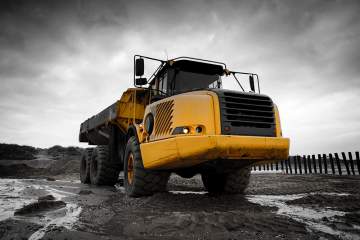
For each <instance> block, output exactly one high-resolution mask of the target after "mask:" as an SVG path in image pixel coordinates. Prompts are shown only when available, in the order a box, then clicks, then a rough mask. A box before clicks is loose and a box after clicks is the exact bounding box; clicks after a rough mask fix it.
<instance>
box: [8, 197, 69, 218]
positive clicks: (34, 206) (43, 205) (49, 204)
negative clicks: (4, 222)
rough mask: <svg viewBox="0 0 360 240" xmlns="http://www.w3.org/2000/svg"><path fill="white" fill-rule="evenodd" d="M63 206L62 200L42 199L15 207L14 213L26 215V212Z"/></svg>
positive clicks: (64, 204)
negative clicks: (18, 207)
mask: <svg viewBox="0 0 360 240" xmlns="http://www.w3.org/2000/svg"><path fill="white" fill-rule="evenodd" d="M65 206H66V203H64V202H63V201H49V200H43V201H38V202H35V203H30V204H29V205H25V206H23V207H22V208H20V209H17V210H16V211H15V213H14V215H26V214H32V213H37V212H42V211H50V210H55V209H59V208H63V207H65Z"/></svg>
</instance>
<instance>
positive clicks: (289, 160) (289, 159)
mask: <svg viewBox="0 0 360 240" xmlns="http://www.w3.org/2000/svg"><path fill="white" fill-rule="evenodd" d="M291 159H292V157H289V158H288V162H289V170H290V174H292V168H291Z"/></svg>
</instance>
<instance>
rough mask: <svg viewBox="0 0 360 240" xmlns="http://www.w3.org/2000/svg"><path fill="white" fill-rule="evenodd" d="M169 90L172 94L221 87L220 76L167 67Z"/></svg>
mask: <svg viewBox="0 0 360 240" xmlns="http://www.w3.org/2000/svg"><path fill="white" fill-rule="evenodd" d="M167 80H168V83H169V91H170V92H171V93H172V94H176V93H181V92H187V91H191V90H196V89H206V88H221V86H222V83H221V76H220V75H217V74H214V75H209V74H204V73H194V72H186V71H181V70H174V69H169V71H168V79H167Z"/></svg>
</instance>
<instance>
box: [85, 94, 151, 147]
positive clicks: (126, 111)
mask: <svg viewBox="0 0 360 240" xmlns="http://www.w3.org/2000/svg"><path fill="white" fill-rule="evenodd" d="M146 94H147V91H146V90H145V89H142V88H129V89H127V90H126V91H125V92H124V93H123V95H122V96H121V98H120V100H118V101H116V102H115V103H113V104H111V105H110V106H109V107H107V108H105V109H104V110H103V111H101V112H100V113H98V114H96V115H94V116H92V117H91V118H89V119H87V120H86V121H84V122H83V123H81V125H80V133H79V141H80V142H88V143H89V144H91V145H107V144H109V138H110V128H109V126H110V125H111V124H114V125H116V126H118V128H119V129H120V131H121V132H122V133H123V134H126V133H127V131H128V129H129V126H131V125H134V124H136V123H140V122H142V119H143V117H144V111H145V106H146V102H144V101H145V98H146Z"/></svg>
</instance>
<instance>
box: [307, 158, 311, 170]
mask: <svg viewBox="0 0 360 240" xmlns="http://www.w3.org/2000/svg"><path fill="white" fill-rule="evenodd" d="M307 163H308V167H309V173H312V170H311V160H310V155H308V156H307Z"/></svg>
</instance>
